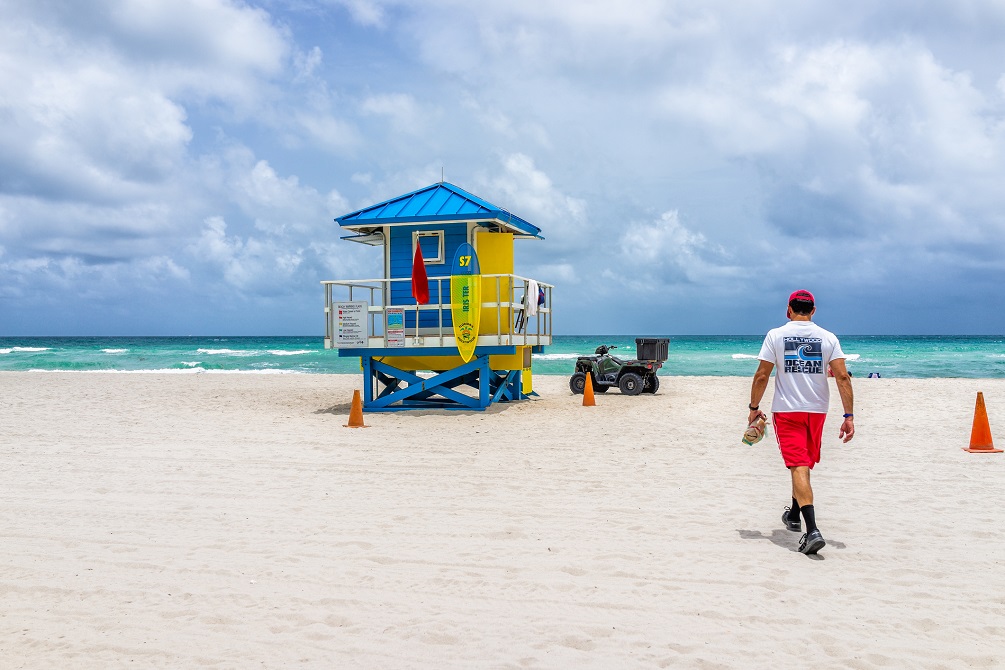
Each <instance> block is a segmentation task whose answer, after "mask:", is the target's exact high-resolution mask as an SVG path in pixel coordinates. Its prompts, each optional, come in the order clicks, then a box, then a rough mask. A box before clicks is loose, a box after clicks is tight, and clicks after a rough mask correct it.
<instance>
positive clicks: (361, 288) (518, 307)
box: [321, 274, 555, 349]
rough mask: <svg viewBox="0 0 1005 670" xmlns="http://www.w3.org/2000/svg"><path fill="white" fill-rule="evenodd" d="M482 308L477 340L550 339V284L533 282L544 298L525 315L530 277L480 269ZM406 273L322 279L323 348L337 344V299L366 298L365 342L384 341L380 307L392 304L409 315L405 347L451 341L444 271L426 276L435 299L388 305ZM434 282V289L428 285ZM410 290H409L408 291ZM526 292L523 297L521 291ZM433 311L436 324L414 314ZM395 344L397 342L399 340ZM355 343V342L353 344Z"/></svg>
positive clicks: (441, 344) (502, 342) (520, 341)
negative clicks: (446, 318) (426, 323)
mask: <svg viewBox="0 0 1005 670" xmlns="http://www.w3.org/2000/svg"><path fill="white" fill-rule="evenodd" d="M481 278H482V286H481V293H482V303H481V305H482V314H481V323H480V327H479V331H480V332H479V336H478V346H512V345H522V346H526V345H531V346H539V345H540V346H544V345H549V344H551V332H552V309H551V304H552V303H551V298H552V290H553V289H554V288H555V287H554V286H553V285H551V284H545V283H543V282H538V283H537V285H538V286H539V287H540V288H543V289H544V304H542V305H538V308H537V314H536V315H534V316H527V314H526V305H525V304H524V303H525V300H528V301H529V300H534V301H536V300H537V296H531V295H529V294H528V288H529V285H530V281H531V280H530V279H528V278H526V277H521V276H519V275H513V274H483V275H481ZM411 281H412V280H411V278H410V277H404V278H399V279H340V280H334V281H323V282H321V285H322V286H324V289H325V348H326V349H333V348H338V343H337V340H336V333H337V326H336V321H337V315H336V313H335V312H336V310H335V309H333V307H334V305H335V304H337V303H339V302H343V301H348V302H352V301H366V303H367V315H366V321H367V324H366V330H367V345H366V348H380V347H387V346H388V340H387V330H386V328H385V324H386V323H387V321H386V308H387V307H396V308H401V309H403V310H404V311H405V312H406V313H412V314H413V315H414V317H413V318H414V320H415V322H414V325H413V326H412V327H409V328H406V332H405V346H406V347H455V346H457V342H456V340H455V339H454V331H453V327H452V326H451V325H449V324H447V325H445V324H444V313H446V314H450V307H451V305H450V303H449V302H443V298H447V299H448V300H449V299H450V277H430V278H429V284H430V292H429V293H430V297H431V298H432V297H434V296H438V297H439V300H440V302H437V303H430V304H427V305H415V304H412V305H389V304H387V301H388V300H389V299H390V296H391V285H392V284H393V283H396V282H407V283H408V284H409V285H410V284H411ZM434 285H435V287H436V291H435V292H434V291H433V290H432V288H433V286H434ZM409 293H410V291H409ZM525 296H526V297H525ZM431 311H435V312H436V314H437V319H436V321H437V325H436V326H433V327H429V326H423V327H420V326H419V321H420V320H419V314H420V313H427V312H431ZM399 346H400V345H399ZM353 348H359V347H353Z"/></svg>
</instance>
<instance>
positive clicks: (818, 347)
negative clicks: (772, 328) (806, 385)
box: [782, 337, 824, 375]
mask: <svg viewBox="0 0 1005 670" xmlns="http://www.w3.org/2000/svg"><path fill="white" fill-rule="evenodd" d="M823 342H824V341H823V339H821V338H819V337H785V338H782V343H783V345H784V346H783V351H784V352H785V354H784V360H785V365H784V366H783V369H784V370H785V372H801V373H803V374H807V375H822V374H823V373H824V354H823V351H824V348H823Z"/></svg>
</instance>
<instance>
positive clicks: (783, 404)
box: [747, 291, 855, 554]
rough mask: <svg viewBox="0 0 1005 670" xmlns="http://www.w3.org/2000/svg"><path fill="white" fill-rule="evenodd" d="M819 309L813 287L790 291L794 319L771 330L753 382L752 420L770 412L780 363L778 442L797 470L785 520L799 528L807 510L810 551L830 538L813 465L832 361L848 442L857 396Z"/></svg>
mask: <svg viewBox="0 0 1005 670" xmlns="http://www.w3.org/2000/svg"><path fill="white" fill-rule="evenodd" d="M816 311H817V310H816V304H815V301H814V299H813V294H812V293H810V292H809V291H796V292H795V293H793V294H792V295H790V296H789V307H788V310H787V311H786V316H787V317H788V318H789V322H788V323H787V324H785V325H784V326H782V327H780V328H774V329H773V330H770V331H768V334H767V336H766V337H765V338H764V344H763V345H761V353H760V354H758V356H757V357H758V359H760V361H761V363H760V365H758V367H757V372H755V373H754V381H753V383H752V384H751V387H750V405H749V408H750V414H749V415H748V416H747V423H748V424H749V423H751V422H753V421H754V420H756V419H757V418H758V417H760V416H764V413H763V412H761V410H760V402H761V397H762V396H763V395H764V390H765V389H766V388H767V387H768V380H769V379H770V378H771V370H772V368H774V367H775V366H777V367H778V370H777V372H776V373H775V395H774V397H773V398H772V400H771V416H772V421H773V423H774V424H775V437H776V438H777V439H778V448H779V450H780V451H781V452H782V459H783V460H784V461H785V467H787V468H788V469H789V473H790V474H791V476H792V507H786V508H785V511H784V512H783V513H782V523H784V524H785V527H786V528H788V529H789V530H791V531H794V532H797V533H798V532H799V531H801V530H802V524H801V523H800V520H799V515H800V513H802V517H803V520H805V521H806V533H805V534H804V535H803V536H802V538H801V539H800V541H799V551H800V552H802V553H804V554H815V553H817V552H818V551H820V550H821V549H823V547H824V545H826V544H827V543H826V542H825V541H824V538H823V535H821V534H820V530H819V529H818V528H817V522H816V518H815V511H814V509H813V489H812V488H811V487H810V470H812V469H813V466H814V465H816V464H817V463H819V462H820V442H821V439H822V438H823V431H824V420H825V419H826V418H827V409H828V407H829V405H830V386H829V385H828V383H827V370H828V367H829V369H830V370H831V372H832V373H833V375H834V381H835V382H837V387H838V392H839V393H840V394H841V404H842V405H843V406H844V421H842V422H841V429H840V430H839V431H838V438H839V439H841V441H842V442H847V441H848V440H850V439H851V438H852V437H854V436H855V416H854V411H855V410H854V396H853V395H852V389H851V375H849V374H848V368H847V367H846V366H845V355H844V352H843V351H841V343H840V342H838V339H837V337H836V336H835V335H834V334H833V333H831V332H829V331H827V330H824V329H823V328H821V327H820V326H818V325H817V324H815V323H813V321H812V318H813V314H814V313H815V312H816Z"/></svg>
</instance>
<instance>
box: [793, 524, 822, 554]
mask: <svg viewBox="0 0 1005 670" xmlns="http://www.w3.org/2000/svg"><path fill="white" fill-rule="evenodd" d="M826 544H827V543H826V542H824V536H823V535H821V534H820V531H819V530H811V531H810V532H808V533H806V534H805V535H803V536H802V538H800V540H799V553H801V554H815V553H817V552H818V551H820V550H821V549H823V548H824V546H825V545H826Z"/></svg>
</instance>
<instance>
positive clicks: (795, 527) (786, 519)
mask: <svg viewBox="0 0 1005 670" xmlns="http://www.w3.org/2000/svg"><path fill="white" fill-rule="evenodd" d="M791 511H792V509H791V508H789V507H786V508H785V511H784V512H782V523H784V524H785V527H786V528H788V529H789V530H791V531H792V532H793V533H798V532H799V531H801V530H802V529H803V524H802V523H801V522H800V521H799V515H798V514H796V518H795V520H793V519H792V517H790V516H789V512H791Z"/></svg>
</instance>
